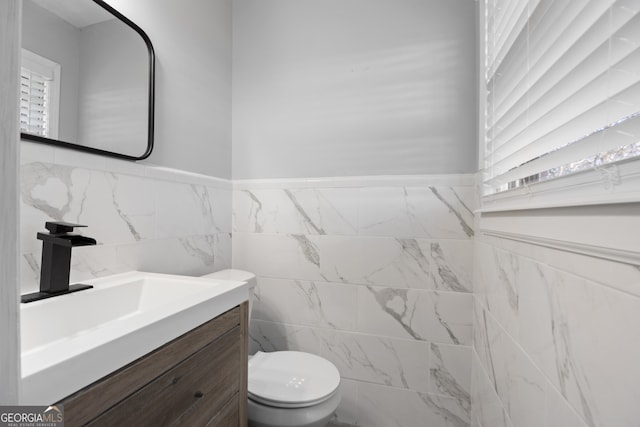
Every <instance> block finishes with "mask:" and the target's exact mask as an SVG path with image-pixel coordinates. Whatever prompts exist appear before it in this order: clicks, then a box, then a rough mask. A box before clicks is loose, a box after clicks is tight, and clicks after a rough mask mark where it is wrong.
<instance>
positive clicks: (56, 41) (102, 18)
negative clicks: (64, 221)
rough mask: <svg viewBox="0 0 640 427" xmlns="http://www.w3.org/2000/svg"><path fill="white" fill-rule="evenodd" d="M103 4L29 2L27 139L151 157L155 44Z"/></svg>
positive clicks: (24, 90)
mask: <svg viewBox="0 0 640 427" xmlns="http://www.w3.org/2000/svg"><path fill="white" fill-rule="evenodd" d="M101 4H104V3H103V2H100V1H98V2H95V1H92V0H24V2H23V18H22V19H23V25H22V78H21V87H20V93H21V105H20V128H21V132H22V133H23V134H22V137H23V139H28V140H32V141H38V142H45V143H51V144H59V145H64V146H67V147H71V148H78V149H82V150H84V151H93V152H98V150H99V151H100V152H101V153H102V154H107V155H115V156H117V157H126V158H132V159H140V158H144V157H147V156H148V155H149V154H150V150H151V147H152V145H153V143H152V137H153V132H152V131H153V126H152V120H153V105H152V101H153V50H152V48H151V45H150V43H147V42H148V38H147V39H146V40H145V39H143V37H142V35H143V34H144V33H142V34H140V33H139V32H137V30H136V29H134V27H135V24H133V25H134V27H132V26H130V25H129V24H132V23H131V22H130V21H129V22H125V21H128V20H127V19H126V18H124V17H122V16H121V15H119V14H118V13H117V12H116V11H113V10H107V9H105V8H104V7H103V6H101ZM105 7H107V8H109V6H108V5H106V6H105ZM138 30H139V29H138ZM140 32H141V30H140ZM144 37H146V35H145V36H144Z"/></svg>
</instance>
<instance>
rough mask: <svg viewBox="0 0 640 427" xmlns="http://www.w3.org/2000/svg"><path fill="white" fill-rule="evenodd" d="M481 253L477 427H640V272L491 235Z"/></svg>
mask: <svg viewBox="0 0 640 427" xmlns="http://www.w3.org/2000/svg"><path fill="white" fill-rule="evenodd" d="M618 220H619V218H618ZM593 226H594V227H597V225H596V224H594V225H593ZM475 245H476V249H475V254H476V262H475V274H476V281H475V284H474V286H475V289H474V291H475V302H474V340H473V345H474V352H473V381H472V384H473V386H472V401H473V409H472V425H473V426H476V427H559V426H562V427H587V426H589V427H617V426H620V427H622V426H629V427H631V426H638V425H640V406H639V405H638V402H640V366H639V365H638V363H639V361H640V344H639V341H638V339H637V337H638V325H640V291H639V289H640V287H639V286H638V285H639V284H640V268H639V267H638V266H637V265H632V264H630V263H624V262H617V261H612V260H609V259H607V257H606V254H605V253H603V254H602V256H590V255H584V254H578V253H572V252H570V251H565V250H560V249H552V248H546V247H543V246H540V245H535V244H530V243H527V242H522V241H515V240H510V239H504V238H500V237H495V236H487V235H484V233H481V235H479V236H476V241H475Z"/></svg>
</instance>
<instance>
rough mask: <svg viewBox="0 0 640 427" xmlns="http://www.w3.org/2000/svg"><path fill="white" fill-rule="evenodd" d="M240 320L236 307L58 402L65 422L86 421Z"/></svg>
mask: <svg viewBox="0 0 640 427" xmlns="http://www.w3.org/2000/svg"><path fill="white" fill-rule="evenodd" d="M239 324H240V308H239V307H236V308H234V309H232V310H229V311H227V312H226V313H224V314H222V315H220V316H218V317H217V318H215V319H213V320H211V321H209V322H207V323H205V324H203V325H201V326H199V327H198V328H196V329H194V330H193V331H190V332H188V333H186V334H185V335H183V336H181V337H179V338H176V339H175V340H174V341H171V342H170V343H168V344H166V345H164V346H163V347H160V348H159V349H157V350H155V351H154V352H152V353H150V354H148V355H146V356H144V357H142V358H140V359H138V360H136V361H134V362H132V363H131V364H129V365H127V366H125V367H123V368H122V369H119V370H118V371H116V372H114V373H113V374H111V375H109V376H107V377H105V378H103V379H101V380H99V381H98V382H96V383H94V384H92V385H90V386H88V387H86V388H84V389H82V390H80V391H78V392H77V393H75V394H73V395H71V396H69V397H67V398H66V399H64V400H62V401H61V402H58V403H61V404H63V405H64V412H65V414H64V415H65V425H67V426H68V427H73V426H80V425H85V424H86V423H87V422H89V421H91V420H92V419H94V418H96V417H97V416H98V415H100V414H102V413H104V412H105V411H107V410H109V409H110V408H113V407H114V405H117V404H118V403H119V402H120V401H122V400H123V399H125V398H127V396H131V395H133V394H134V393H136V392H137V391H139V390H140V389H142V388H143V387H144V386H146V385H147V384H150V383H151V382H152V381H154V380H155V379H156V378H157V377H159V376H160V375H162V374H164V373H165V372H167V371H168V370H169V369H172V368H173V367H174V366H177V365H178V364H179V363H180V362H181V361H183V360H185V359H187V358H189V357H191V356H194V355H195V354H196V353H197V352H198V351H200V350H201V349H203V348H204V347H205V346H207V345H208V344H209V343H211V342H212V341H214V340H216V339H218V338H221V337H222V336H223V335H224V334H225V333H227V332H229V331H231V330H232V329H234V328H237V326H238V325H239ZM234 336H235V335H234ZM236 339H238V338H237V336H236ZM214 342H217V341H214ZM236 351H237V350H236ZM235 358H237V357H235ZM124 425H128V424H124Z"/></svg>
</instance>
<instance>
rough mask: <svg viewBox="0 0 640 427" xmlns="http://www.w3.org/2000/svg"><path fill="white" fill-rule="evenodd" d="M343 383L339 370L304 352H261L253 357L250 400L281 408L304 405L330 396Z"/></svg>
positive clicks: (250, 376)
mask: <svg viewBox="0 0 640 427" xmlns="http://www.w3.org/2000/svg"><path fill="white" fill-rule="evenodd" d="M339 384H340V373H339V372H338V369H336V367H335V366H334V365H333V364H332V363H331V362H329V361H328V360H325V359H323V358H321V357H319V356H316V355H313V354H310V353H304V352H300V351H276V352H272V353H263V352H261V351H259V352H257V353H256V354H255V355H254V356H253V357H251V358H250V359H249V374H248V394H249V399H251V400H253V401H254V402H257V403H261V404H264V405H268V406H274V407H277V408H304V407H308V406H313V405H317V404H320V403H322V402H324V401H326V400H328V399H330V398H331V397H332V396H333V395H334V394H335V393H336V391H337V389H338V385H339Z"/></svg>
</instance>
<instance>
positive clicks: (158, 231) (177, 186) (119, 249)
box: [20, 142, 232, 293]
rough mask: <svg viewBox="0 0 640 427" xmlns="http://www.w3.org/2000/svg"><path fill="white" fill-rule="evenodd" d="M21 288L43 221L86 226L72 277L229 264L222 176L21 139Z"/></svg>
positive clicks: (26, 284) (32, 273)
mask: <svg viewBox="0 0 640 427" xmlns="http://www.w3.org/2000/svg"><path fill="white" fill-rule="evenodd" d="M21 144H22V146H21V147H22V148H21V154H22V158H21V173H20V180H21V188H20V191H21V197H20V200H21V206H20V210H21V214H20V218H21V224H20V236H21V282H22V286H21V288H22V289H21V292H22V293H26V292H32V291H35V290H37V289H38V286H39V276H40V261H41V250H42V242H41V241H39V240H37V239H36V233H37V232H39V231H46V230H45V229H44V223H45V222H46V221H66V222H72V223H77V224H84V225H87V226H88V227H87V228H84V229H81V230H80V232H81V233H82V234H84V235H86V236H90V237H93V238H95V239H96V240H97V241H98V245H97V246H88V247H78V248H74V249H73V251H72V259H71V263H72V266H71V281H72V282H78V281H82V280H86V279H89V278H92V277H100V276H105V275H109V274H114V273H119V272H124V271H129V270H141V271H153V272H159V273H171V274H186V275H201V274H205V273H209V272H213V271H216V270H220V269H223V268H229V267H230V266H231V197H232V191H231V183H230V181H227V180H222V179H217V178H211V177H208V176H203V175H197V174H192V173H187V172H182V171H178V170H173V169H166V168H160V167H155V166H151V165H145V164H143V163H132V162H125V161H120V160H115V159H110V158H106V157H101V156H95V155H91V154H84V153H80V152H74V151H70V150H65V149H61V148H53V147H50V146H45V145H40V144H34V143H29V142H22V143H21Z"/></svg>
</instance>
